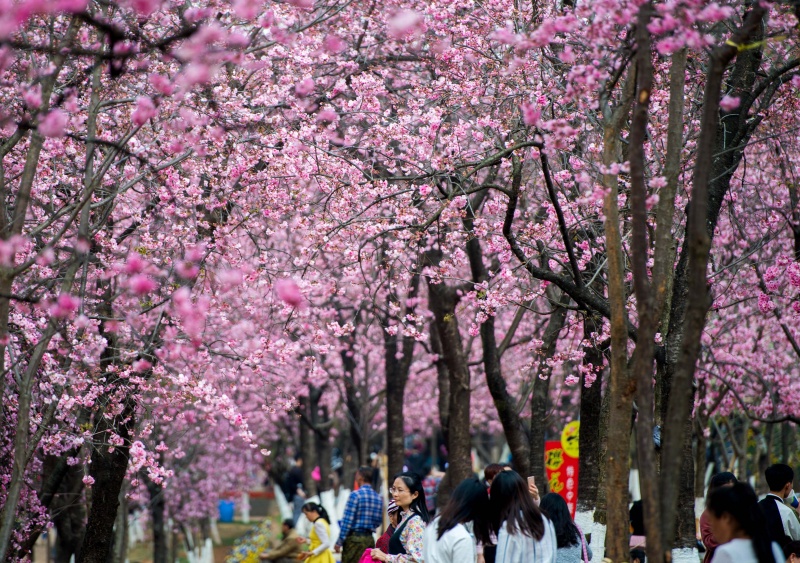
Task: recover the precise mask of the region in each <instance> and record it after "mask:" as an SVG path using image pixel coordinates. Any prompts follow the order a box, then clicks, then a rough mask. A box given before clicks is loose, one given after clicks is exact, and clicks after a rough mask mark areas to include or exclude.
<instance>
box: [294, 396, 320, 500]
mask: <svg viewBox="0 0 800 563" xmlns="http://www.w3.org/2000/svg"><path fill="white" fill-rule="evenodd" d="M299 402H300V409H301V410H302V411H303V412H305V413H310V412H311V406H310V401H309V399H308V397H301V398H300V400H299ZM297 430H298V432H299V435H300V455H301V456H302V457H303V466H302V470H303V490H304V491H305V492H306V494H307V495H309V496H310V495H311V494H312V492H311V483H312V482H313V481H312V479H311V472H312V471H313V470H314V465H315V464H316V462H317V456H316V455H315V450H314V437H313V434H312V431H311V429H310V428H309V427H308V424H307V422H304V421H303V419H302V416H301V417H300V419H299V420H298V422H297Z"/></svg>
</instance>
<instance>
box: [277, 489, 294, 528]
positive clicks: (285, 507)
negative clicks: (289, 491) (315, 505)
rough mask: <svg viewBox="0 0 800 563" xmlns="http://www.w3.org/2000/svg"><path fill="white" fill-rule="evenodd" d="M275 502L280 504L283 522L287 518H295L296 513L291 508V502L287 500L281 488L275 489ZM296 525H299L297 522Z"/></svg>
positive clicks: (279, 508)
mask: <svg viewBox="0 0 800 563" xmlns="http://www.w3.org/2000/svg"><path fill="white" fill-rule="evenodd" d="M275 502H277V503H278V510H279V511H280V513H281V520H286V519H287V518H291V517H292V516H294V511H293V510H292V507H291V506H289V502H288V501H287V500H286V496H284V494H283V491H282V490H281V488H280V487H275ZM295 524H297V522H295Z"/></svg>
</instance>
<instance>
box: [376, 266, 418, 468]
mask: <svg viewBox="0 0 800 563" xmlns="http://www.w3.org/2000/svg"><path fill="white" fill-rule="evenodd" d="M419 279H420V278H419V274H414V275H413V276H412V278H411V281H410V283H409V289H408V296H407V299H408V301H411V302H412V303H413V300H415V298H416V296H417V292H418V290H419ZM396 300H397V297H396V296H394V295H391V294H390V295H389V296H388V297H387V301H388V303H387V306H388V305H390V304H391V302H392V301H396ZM415 307H416V305H413V304H412V305H406V307H405V314H412V313H413V312H414V310H415ZM388 327H389V318H388V317H387V318H385V319H384V329H386V328H388ZM415 344H416V341H415V340H414V338H412V337H410V336H400V335H399V334H398V333H395V334H390V333H389V332H388V331H387V330H384V331H383V346H384V355H383V358H384V376H385V377H386V448H387V452H386V453H387V455H388V458H389V459H388V463H387V465H388V473H389V474H388V475H387V476H386V478H387V479H388V480H391V478H392V477H393V476H394V475H397V474H398V473H400V472H402V471H403V465H404V464H405V443H404V442H405V440H404V438H405V433H404V431H403V428H404V424H403V405H404V399H405V392H406V383H407V382H408V374H409V373H410V371H411V361H412V359H413V356H414V346H415ZM398 355H399V356H400V357H399V358H398ZM389 482H390V481H389Z"/></svg>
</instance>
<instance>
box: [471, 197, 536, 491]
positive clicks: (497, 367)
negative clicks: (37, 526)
mask: <svg viewBox="0 0 800 563" xmlns="http://www.w3.org/2000/svg"><path fill="white" fill-rule="evenodd" d="M478 204H479V202H474V203H473V204H472V205H470V209H476V208H477V206H478ZM464 223H465V227H466V228H467V229H468V230H470V231H471V230H472V223H473V221H472V217H471V216H470V217H469V218H468V219H466V220H465V221H464ZM467 256H468V257H469V263H470V268H471V270H472V281H474V282H475V283H483V282H486V281H488V279H489V274H488V272H487V271H486V265H485V264H484V261H483V251H482V249H481V243H480V239H478V238H477V237H473V238H471V239H470V240H469V242H467ZM523 311H524V309H522V310H520V314H522V312H523ZM517 325H518V323H515V324H514V325H513V326H514V328H512V329H511V332H512V333H513V331H514V330H515V328H516V326H517ZM480 334H481V346H482V348H483V371H484V373H485V374H486V385H487V387H488V388H489V393H490V394H491V395H492V401H493V402H494V407H495V409H496V410H497V416H498V418H499V419H500V424H502V425H503V433H504V434H505V437H506V441H507V442H508V448H509V450H511V456H512V458H513V460H514V466H515V467H516V469H517V471H519V472H520V473H521V474H522V475H527V474H528V473H529V461H528V459H529V456H530V451H529V448H528V444H527V443H526V440H525V438H526V436H525V433H524V431H523V427H522V421H521V420H520V416H519V413H518V412H517V410H516V401H515V400H514V398H513V397H511V395H510V394H509V392H508V389H507V387H506V380H505V378H504V377H503V371H502V366H501V363H500V357H501V354H502V351H501V350H499V349H498V346H497V338H496V337H495V326H494V317H493V316H491V315H489V318H487V319H486V320H485V321H484V322H483V323H482V324H481V327H480ZM543 447H544V446H543ZM543 451H544V450H543ZM542 455H544V454H542ZM537 476H538V475H537ZM542 482H544V481H542Z"/></svg>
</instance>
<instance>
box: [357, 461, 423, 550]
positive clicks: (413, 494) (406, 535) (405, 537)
mask: <svg viewBox="0 0 800 563" xmlns="http://www.w3.org/2000/svg"><path fill="white" fill-rule="evenodd" d="M389 492H390V493H391V494H392V498H393V499H394V502H395V503H397V505H398V506H399V507H400V511H401V512H400V525H399V526H398V527H397V530H395V532H394V534H392V537H391V538H390V539H389V554H388V555H387V554H386V553H384V552H382V551H381V550H380V549H373V550H372V551H371V552H370V554H371V555H372V558H373V559H375V560H377V561H388V562H389V563H422V562H423V561H424V559H423V554H422V537H423V535H424V533H425V526H427V524H428V522H429V521H430V517H429V515H428V508H427V507H426V506H425V490H424V489H423V488H422V477H420V476H419V475H417V474H416V473H413V472H411V471H408V472H405V473H400V474H399V475H397V476H396V477H395V478H394V484H393V485H392V487H391V488H390V489H389Z"/></svg>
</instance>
